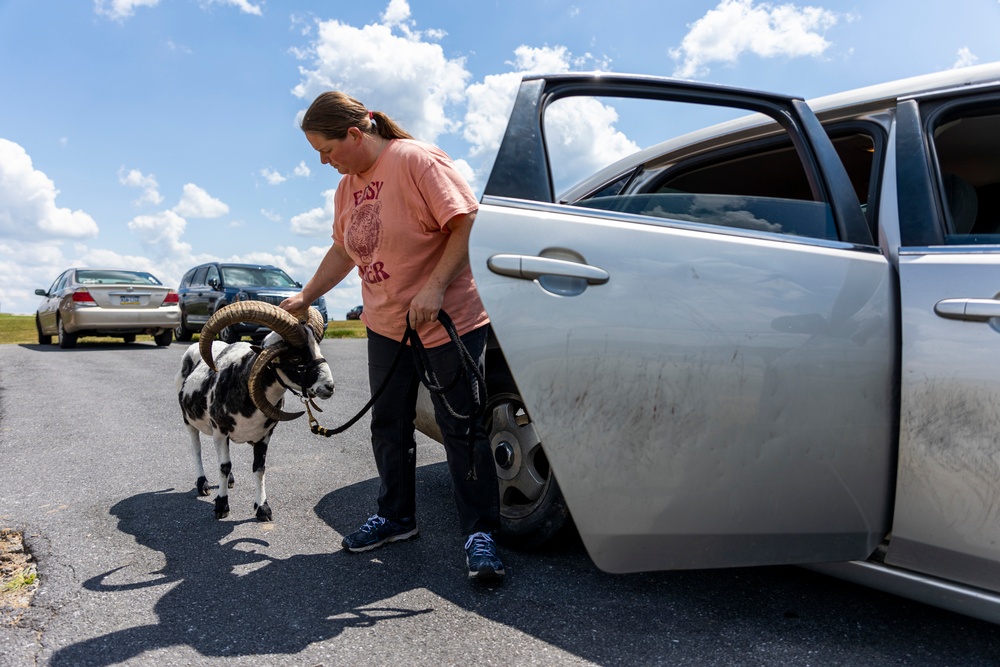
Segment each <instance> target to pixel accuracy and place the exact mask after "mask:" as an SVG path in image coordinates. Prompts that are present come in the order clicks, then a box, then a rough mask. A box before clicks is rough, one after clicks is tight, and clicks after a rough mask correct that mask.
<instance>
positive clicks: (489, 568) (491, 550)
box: [465, 533, 504, 581]
mask: <svg viewBox="0 0 1000 667" xmlns="http://www.w3.org/2000/svg"><path fill="white" fill-rule="evenodd" d="M465 562H466V564H467V565H468V566H469V578H470V579H478V580H480V581H497V580H499V579H503V575H504V569H503V563H502V562H500V557H499V556H497V546H496V544H494V543H493V536H492V535H490V534H489V533H473V534H472V535H469V539H468V540H466V541H465Z"/></svg>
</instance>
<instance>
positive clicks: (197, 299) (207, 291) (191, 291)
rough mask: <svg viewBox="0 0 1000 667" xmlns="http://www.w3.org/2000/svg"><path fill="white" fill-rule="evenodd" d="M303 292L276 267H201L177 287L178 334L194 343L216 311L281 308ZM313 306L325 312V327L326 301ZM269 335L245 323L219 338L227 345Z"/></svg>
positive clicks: (235, 325) (266, 330)
mask: <svg viewBox="0 0 1000 667" xmlns="http://www.w3.org/2000/svg"><path fill="white" fill-rule="evenodd" d="M301 289H302V284H301V283H298V282H296V281H294V280H292V279H291V278H290V277H289V276H288V274H287V273H285V272H284V271H282V270H281V269H279V268H278V267H276V266H270V265H264V264H224V263H220V262H210V263H208V264H201V265H200V266H196V267H194V268H193V269H191V270H190V271H188V272H187V273H185V274H184V277H183V278H182V279H181V284H180V286H179V287H178V288H177V293H178V295H179V297H180V308H181V316H180V323H179V324H178V325H177V329H176V330H175V331H174V335H175V337H176V338H177V340H180V341H188V340H191V335H192V334H195V333H198V332H199V331H201V327H202V326H203V325H204V324H205V322H207V321H208V318H209V317H211V316H212V314H213V313H214V312H215V311H216V310H218V309H219V308H222V307H223V306H226V305H228V304H230V303H234V302H236V301H267V302H268V303H273V304H274V305H278V304H280V303H281V302H282V301H284V300H285V299H286V298H288V297H289V296H291V295H293V294H296V293H298V292H299V291H300V290H301ZM312 305H313V306H314V307H315V308H316V309H317V310H319V312H320V313H322V315H323V324H324V326H325V325H326V323H327V321H328V319H329V318H328V317H327V314H326V300H325V299H324V298H323V297H320V298H318V299H316V301H314V302H313V304H312ZM268 333H270V329H267V328H266V327H262V326H260V325H258V324H252V323H247V322H244V323H240V324H234V325H232V326H229V327H226V328H225V329H223V330H222V331H221V332H220V334H219V338H220V339H221V340H223V341H224V342H226V343H234V342H236V341H238V340H240V339H241V338H242V337H243V336H250V338H252V339H254V340H260V339H262V338H263V337H264V336H266V335H267V334H268Z"/></svg>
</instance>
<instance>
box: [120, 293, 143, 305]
mask: <svg viewBox="0 0 1000 667" xmlns="http://www.w3.org/2000/svg"><path fill="white" fill-rule="evenodd" d="M118 303H119V305H122V306H138V305H139V297H138V296H135V295H128V294H126V295H125V296H122V297H119V300H118Z"/></svg>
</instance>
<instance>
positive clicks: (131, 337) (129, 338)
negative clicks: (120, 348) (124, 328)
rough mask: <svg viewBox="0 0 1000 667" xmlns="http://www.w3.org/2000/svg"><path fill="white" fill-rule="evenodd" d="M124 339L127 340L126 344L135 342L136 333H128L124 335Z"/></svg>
mask: <svg viewBox="0 0 1000 667" xmlns="http://www.w3.org/2000/svg"><path fill="white" fill-rule="evenodd" d="M122 340H123V341H124V342H125V344H126V345H127V344H129V343H134V342H135V334H128V335H127V336H122Z"/></svg>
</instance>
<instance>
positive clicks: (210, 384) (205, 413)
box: [177, 301, 334, 521]
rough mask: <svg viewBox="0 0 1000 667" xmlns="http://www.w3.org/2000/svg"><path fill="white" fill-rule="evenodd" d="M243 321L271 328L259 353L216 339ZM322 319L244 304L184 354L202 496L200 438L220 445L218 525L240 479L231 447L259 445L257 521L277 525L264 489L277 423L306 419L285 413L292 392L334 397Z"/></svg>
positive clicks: (181, 378) (221, 315) (182, 378)
mask: <svg viewBox="0 0 1000 667" xmlns="http://www.w3.org/2000/svg"><path fill="white" fill-rule="evenodd" d="M238 322H254V323H257V324H262V325H264V326H266V327H268V328H269V329H271V333H269V334H268V335H267V336H266V337H265V338H264V340H263V342H262V344H261V346H257V345H252V344H250V343H247V342H243V341H239V342H236V343H232V344H229V345H227V344H225V343H222V342H219V341H216V340H215V337H216V336H217V335H218V334H219V332H220V331H222V330H223V329H225V328H226V327H228V326H231V325H233V324H236V323H238ZM324 328H325V327H324V325H323V317H322V315H320V313H319V311H318V310H316V309H315V308H310V309H309V314H308V322H307V323H300V322H299V321H298V320H297V319H296V318H295V317H294V316H293V315H292V314H291V313H288V312H286V311H285V310H282V309H281V308H279V307H277V306H275V305H272V304H269V303H266V302H263V301H238V302H236V303H233V304H230V305H228V306H226V307H225V308H220V309H219V310H218V311H216V312H215V314H214V315H212V317H211V318H209V320H208V322H207V323H206V324H205V326H204V328H203V329H202V331H201V336H200V338H199V341H198V342H197V343H195V344H193V345H191V347H189V348H188V350H187V351H186V352H185V353H184V357H183V360H182V361H181V369H180V372H179V373H178V374H177V398H178V400H179V401H180V406H181V412H182V414H183V416H184V424H185V425H186V426H187V429H188V431H189V432H190V434H191V449H192V453H193V456H194V462H195V470H196V472H197V475H198V479H197V481H196V485H197V489H198V493H199V494H200V495H202V496H207V495H208V494H209V486H208V480H207V478H206V477H205V469H204V466H203V465H202V461H201V434H202V433H204V434H205V435H209V436H211V437H212V441H213V442H214V443H215V453H216V455H217V458H218V461H219V491H218V494H217V496H216V498H215V516H216V518H217V519H222V518H225V517H226V516H228V515H229V493H228V489H230V488H232V486H233V483H234V476H233V473H232V462H231V460H230V457H229V443H230V442H238V443H243V442H246V443H250V444H251V445H252V446H253V474H254V477H255V478H256V481H257V496H256V499H255V501H254V511H255V513H256V517H257V520H258V521H270V520H271V508H270V506H269V505H268V504H267V491H266V488H265V484H264V469H265V465H264V464H265V460H266V458H267V447H268V443H269V442H270V441H271V435H272V434H273V433H274V428H275V426H277V425H278V423H279V422H282V421H288V420H291V419H295V418H296V417H300V416H301V415H302V414H303V413H302V412H294V413H293V412H285V411H284V410H283V409H282V404H283V401H284V396H285V392H286V391H288V390H289V389H291V390H292V391H293V392H295V393H298V394H300V395H301V396H303V397H305V398H306V399H308V400H311V399H313V398H314V397H319V398H321V399H327V398H330V396H332V395H333V390H334V385H333V376H332V374H331V372H330V365H329V364H328V363H327V361H326V359H324V358H323V355H322V353H321V351H320V346H319V343H320V341H321V340H322V338H323V331H324Z"/></svg>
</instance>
